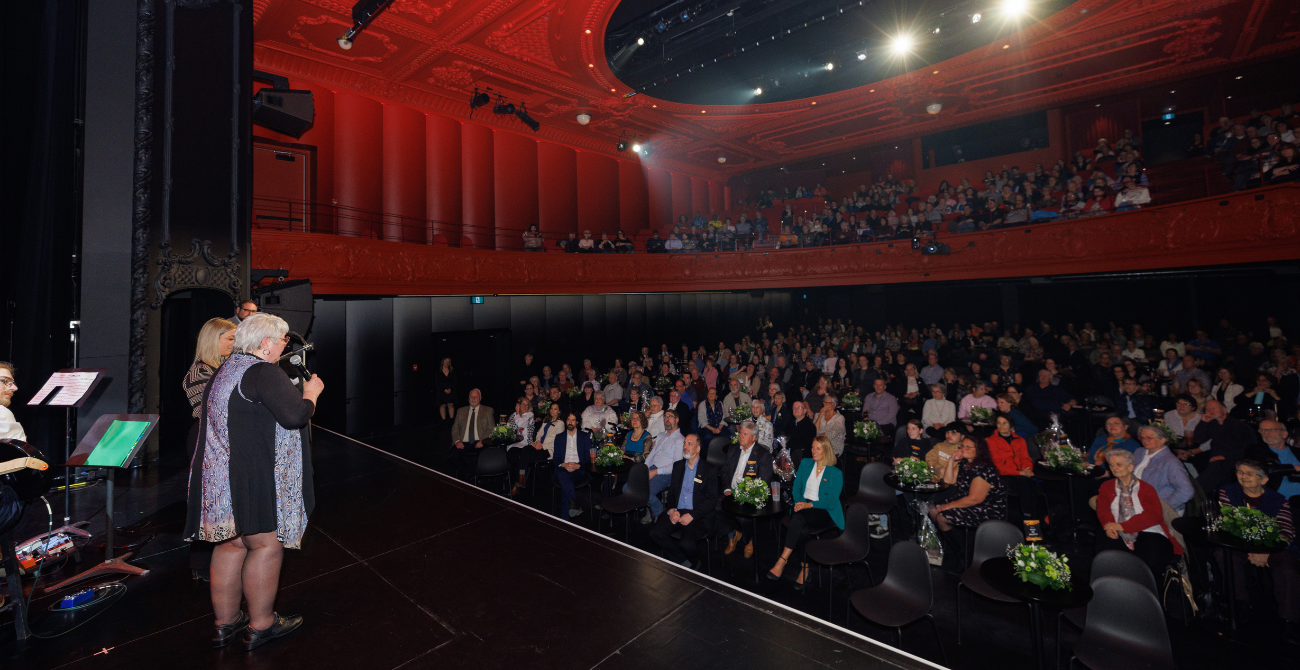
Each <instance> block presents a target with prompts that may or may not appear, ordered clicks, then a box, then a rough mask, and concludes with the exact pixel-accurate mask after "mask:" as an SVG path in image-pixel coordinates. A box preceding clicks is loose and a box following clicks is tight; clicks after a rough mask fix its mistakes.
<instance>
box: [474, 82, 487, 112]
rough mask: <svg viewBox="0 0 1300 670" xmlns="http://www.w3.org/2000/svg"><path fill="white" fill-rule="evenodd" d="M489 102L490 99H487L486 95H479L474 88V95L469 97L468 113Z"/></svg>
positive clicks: (476, 88)
mask: <svg viewBox="0 0 1300 670" xmlns="http://www.w3.org/2000/svg"><path fill="white" fill-rule="evenodd" d="M491 101H492V99H491V98H489V97H488V94H487V93H480V92H479V90H478V87H477V86H475V87H474V94H473V95H471V96H470V97H469V109H470V111H474V110H476V109H478V108H479V107H482V106H483V105H486V104H488V103H489V102H491Z"/></svg>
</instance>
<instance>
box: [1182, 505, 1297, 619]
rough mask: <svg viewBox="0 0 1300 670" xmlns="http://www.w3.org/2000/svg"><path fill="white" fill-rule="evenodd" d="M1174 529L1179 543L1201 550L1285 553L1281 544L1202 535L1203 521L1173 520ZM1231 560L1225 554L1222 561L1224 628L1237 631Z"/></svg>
mask: <svg viewBox="0 0 1300 670" xmlns="http://www.w3.org/2000/svg"><path fill="white" fill-rule="evenodd" d="M1174 529H1175V530H1177V531H1178V532H1179V533H1182V534H1183V539H1185V540H1187V541H1188V542H1191V543H1192V544H1198V545H1201V546H1203V547H1213V548H1218V549H1225V550H1228V551H1241V552H1245V553H1247V554H1274V553H1277V552H1279V551H1283V550H1285V549H1286V543H1285V542H1279V543H1277V544H1258V543H1255V542H1251V541H1250V540H1247V539H1245V538H1241V537H1237V536H1236V535H1233V534H1232V533H1229V532H1227V531H1222V530H1216V531H1206V530H1205V518H1204V517H1183V518H1181V519H1175V520H1174ZM1234 563H1235V562H1234V561H1233V560H1232V556H1231V555H1229V554H1227V552H1225V555H1224V557H1223V581H1224V586H1225V588H1226V589H1227V593H1226V594H1225V595H1226V600H1227V601H1228V627H1229V629H1230V630H1232V631H1233V632H1235V631H1236V630H1237V597H1236V589H1237V585H1236V577H1237V575H1236V572H1237V570H1236V568H1235V567H1234Z"/></svg>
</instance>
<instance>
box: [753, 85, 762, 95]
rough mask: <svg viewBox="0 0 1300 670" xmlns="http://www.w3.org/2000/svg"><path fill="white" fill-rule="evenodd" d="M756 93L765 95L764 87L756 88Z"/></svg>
mask: <svg viewBox="0 0 1300 670" xmlns="http://www.w3.org/2000/svg"><path fill="white" fill-rule="evenodd" d="M754 95H763V87H762V86H759V87H758V88H756V89H754Z"/></svg>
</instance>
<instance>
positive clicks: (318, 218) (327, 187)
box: [292, 82, 334, 232]
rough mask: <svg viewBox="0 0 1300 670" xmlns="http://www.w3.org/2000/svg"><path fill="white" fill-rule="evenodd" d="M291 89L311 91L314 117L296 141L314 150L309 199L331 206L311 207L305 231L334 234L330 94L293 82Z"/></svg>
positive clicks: (331, 108) (332, 108)
mask: <svg viewBox="0 0 1300 670" xmlns="http://www.w3.org/2000/svg"><path fill="white" fill-rule="evenodd" d="M292 86H293V88H297V89H304V88H305V89H307V90H309V91H311V97H312V104H313V105H314V106H315V107H316V118H315V119H314V120H313V121H312V124H311V128H308V129H307V132H305V133H303V134H302V137H301V138H299V139H298V140H296V141H298V142H301V143H303V144H310V145H313V146H315V147H316V165H315V166H314V168H315V174H313V175H312V179H313V181H312V185H311V189H312V191H311V194H310V198H311V201H312V202H313V203H321V204H324V205H331V207H315V206H313V210H314V211H313V213H312V220H311V221H310V222H309V227H308V230H312V231H314V232H333V231H334V216H333V211H334V210H333V207H332V205H333V204H334V91H331V90H329V89H328V88H322V87H320V86H313V85H310V84H302V83H298V82H294V83H293V84H292Z"/></svg>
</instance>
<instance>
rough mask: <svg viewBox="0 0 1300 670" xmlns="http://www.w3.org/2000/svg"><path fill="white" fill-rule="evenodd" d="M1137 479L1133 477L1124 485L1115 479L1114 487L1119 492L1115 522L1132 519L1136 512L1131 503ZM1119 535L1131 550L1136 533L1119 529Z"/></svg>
mask: <svg viewBox="0 0 1300 670" xmlns="http://www.w3.org/2000/svg"><path fill="white" fill-rule="evenodd" d="M1137 483H1138V479H1137V477H1134V478H1133V481H1132V483H1130V484H1129V485H1128V486H1124V483H1123V482H1121V481H1120V480H1118V479H1116V480H1115V489H1116V490H1117V491H1118V492H1119V514H1117V515H1116V516H1115V522H1116V523H1124V522H1125V521H1128V520H1129V519H1132V518H1133V517H1134V516H1135V515H1136V514H1137V509H1136V508H1135V507H1134V505H1133V489H1135V488H1137ZM1119 536H1120V537H1121V538H1123V540H1124V544H1125V545H1126V546H1127V547H1128V548H1129V550H1130V551H1132V550H1133V542H1135V541H1136V540H1137V533H1125V532H1124V531H1120V533H1119Z"/></svg>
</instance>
